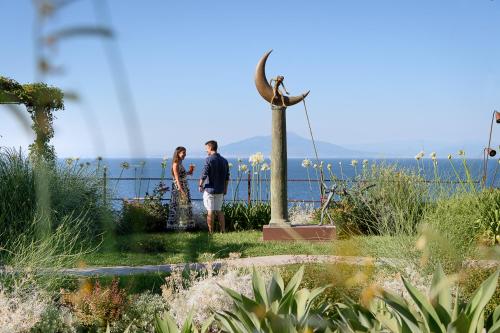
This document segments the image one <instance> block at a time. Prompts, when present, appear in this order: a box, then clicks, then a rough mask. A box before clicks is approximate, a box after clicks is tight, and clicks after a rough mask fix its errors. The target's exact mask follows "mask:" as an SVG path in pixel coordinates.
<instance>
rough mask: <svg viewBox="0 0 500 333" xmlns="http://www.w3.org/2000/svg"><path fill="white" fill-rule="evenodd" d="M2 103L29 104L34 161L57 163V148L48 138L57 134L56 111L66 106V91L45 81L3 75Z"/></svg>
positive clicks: (1, 83)
mask: <svg viewBox="0 0 500 333" xmlns="http://www.w3.org/2000/svg"><path fill="white" fill-rule="evenodd" d="M0 91H1V92H2V94H1V95H0V98H1V99H0V102H2V101H4V100H6V101H17V102H19V103H22V104H24V105H25V106H26V108H27V110H28V112H29V113H30V116H31V119H32V120H33V125H32V129H33V131H34V132H35V142H33V143H32V144H31V145H30V147H29V149H30V154H31V157H32V158H33V160H34V161H36V162H40V161H45V162H49V163H50V164H54V163H55V151H54V147H53V146H51V145H49V141H50V140H51V139H52V138H53V137H54V128H53V125H52V122H53V121H54V116H53V114H52V112H53V111H57V110H62V109H64V94H63V92H62V91H61V90H60V89H58V88H55V87H49V86H47V85H46V84H45V83H33V84H25V85H22V86H21V85H20V84H18V83H17V82H15V81H14V80H12V79H8V78H4V77H1V76H0Z"/></svg>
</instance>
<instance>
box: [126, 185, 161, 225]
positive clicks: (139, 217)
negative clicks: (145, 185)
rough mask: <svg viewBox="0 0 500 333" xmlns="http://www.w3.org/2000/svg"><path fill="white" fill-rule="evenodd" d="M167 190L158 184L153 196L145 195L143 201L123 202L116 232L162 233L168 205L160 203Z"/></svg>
mask: <svg viewBox="0 0 500 333" xmlns="http://www.w3.org/2000/svg"><path fill="white" fill-rule="evenodd" d="M167 191H168V188H167V187H165V185H164V184H163V183H162V182H160V183H159V184H158V185H157V186H156V187H155V189H154V190H153V194H152V195H149V194H146V196H145V198H144V201H143V202H140V201H123V209H122V216H121V219H120V223H119V225H118V229H117V231H118V232H119V233H122V234H127V233H131V232H144V231H145V232H158V231H164V230H165V228H166V224H167V219H168V207H169V206H168V204H167V203H164V202H163V201H162V199H163V195H164V194H165V192H167Z"/></svg>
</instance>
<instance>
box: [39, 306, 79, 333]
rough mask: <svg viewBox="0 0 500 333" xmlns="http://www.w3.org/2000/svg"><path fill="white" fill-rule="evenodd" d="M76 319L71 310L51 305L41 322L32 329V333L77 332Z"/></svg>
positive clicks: (46, 309)
mask: <svg viewBox="0 0 500 333" xmlns="http://www.w3.org/2000/svg"><path fill="white" fill-rule="evenodd" d="M74 321H75V318H74V316H73V314H72V313H71V311H70V310H69V308H67V307H64V306H58V305H56V304H49V305H48V306H47V307H46V308H45V311H44V312H43V313H42V316H41V318H40V320H39V321H38V322H37V323H36V324H35V325H34V326H33V327H32V328H31V330H30V332H31V333H46V332H58V333H71V332H75V331H76V330H75V326H76V323H75V322H74Z"/></svg>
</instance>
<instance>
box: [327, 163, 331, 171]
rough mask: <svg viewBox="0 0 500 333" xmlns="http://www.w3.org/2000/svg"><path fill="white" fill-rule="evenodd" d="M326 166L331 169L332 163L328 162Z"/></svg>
mask: <svg viewBox="0 0 500 333" xmlns="http://www.w3.org/2000/svg"><path fill="white" fill-rule="evenodd" d="M326 168H327V169H328V170H330V171H331V170H332V163H328V164H327V165H326Z"/></svg>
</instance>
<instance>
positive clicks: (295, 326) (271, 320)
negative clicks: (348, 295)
mask: <svg viewBox="0 0 500 333" xmlns="http://www.w3.org/2000/svg"><path fill="white" fill-rule="evenodd" d="M303 274H304V268H303V267H301V268H300V269H299V270H298V271H297V273H296V274H295V275H294V276H293V277H292V279H291V280H290V281H289V282H288V284H287V285H286V286H285V284H284V281H283V278H282V277H281V275H280V274H279V273H277V272H275V273H274V275H273V278H272V279H271V281H270V282H269V284H268V285H267V286H266V285H265V283H264V280H263V279H262V277H261V276H260V274H259V273H258V272H257V271H256V270H255V269H254V272H253V277H252V287H253V292H254V298H253V299H251V298H248V297H246V296H244V295H241V294H239V293H237V292H235V291H233V290H231V289H229V288H226V287H222V286H221V288H223V289H224V290H225V291H226V292H227V293H228V294H229V296H231V298H232V299H233V303H234V307H235V309H234V310H233V311H222V312H218V313H217V314H216V315H215V318H216V320H217V321H219V322H220V324H221V326H222V327H223V330H224V331H227V332H301V331H308V330H310V329H313V328H314V329H315V331H316V332H321V331H325V330H326V329H327V324H326V321H325V320H324V318H323V317H322V314H323V313H324V311H325V308H320V309H314V308H312V303H313V301H314V300H315V299H316V298H317V297H318V296H319V295H320V294H321V293H322V292H323V291H324V290H325V289H326V288H328V286H324V287H320V288H316V289H313V290H308V289H305V288H304V289H300V290H299V285H300V282H301V281H302V277H303Z"/></svg>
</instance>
